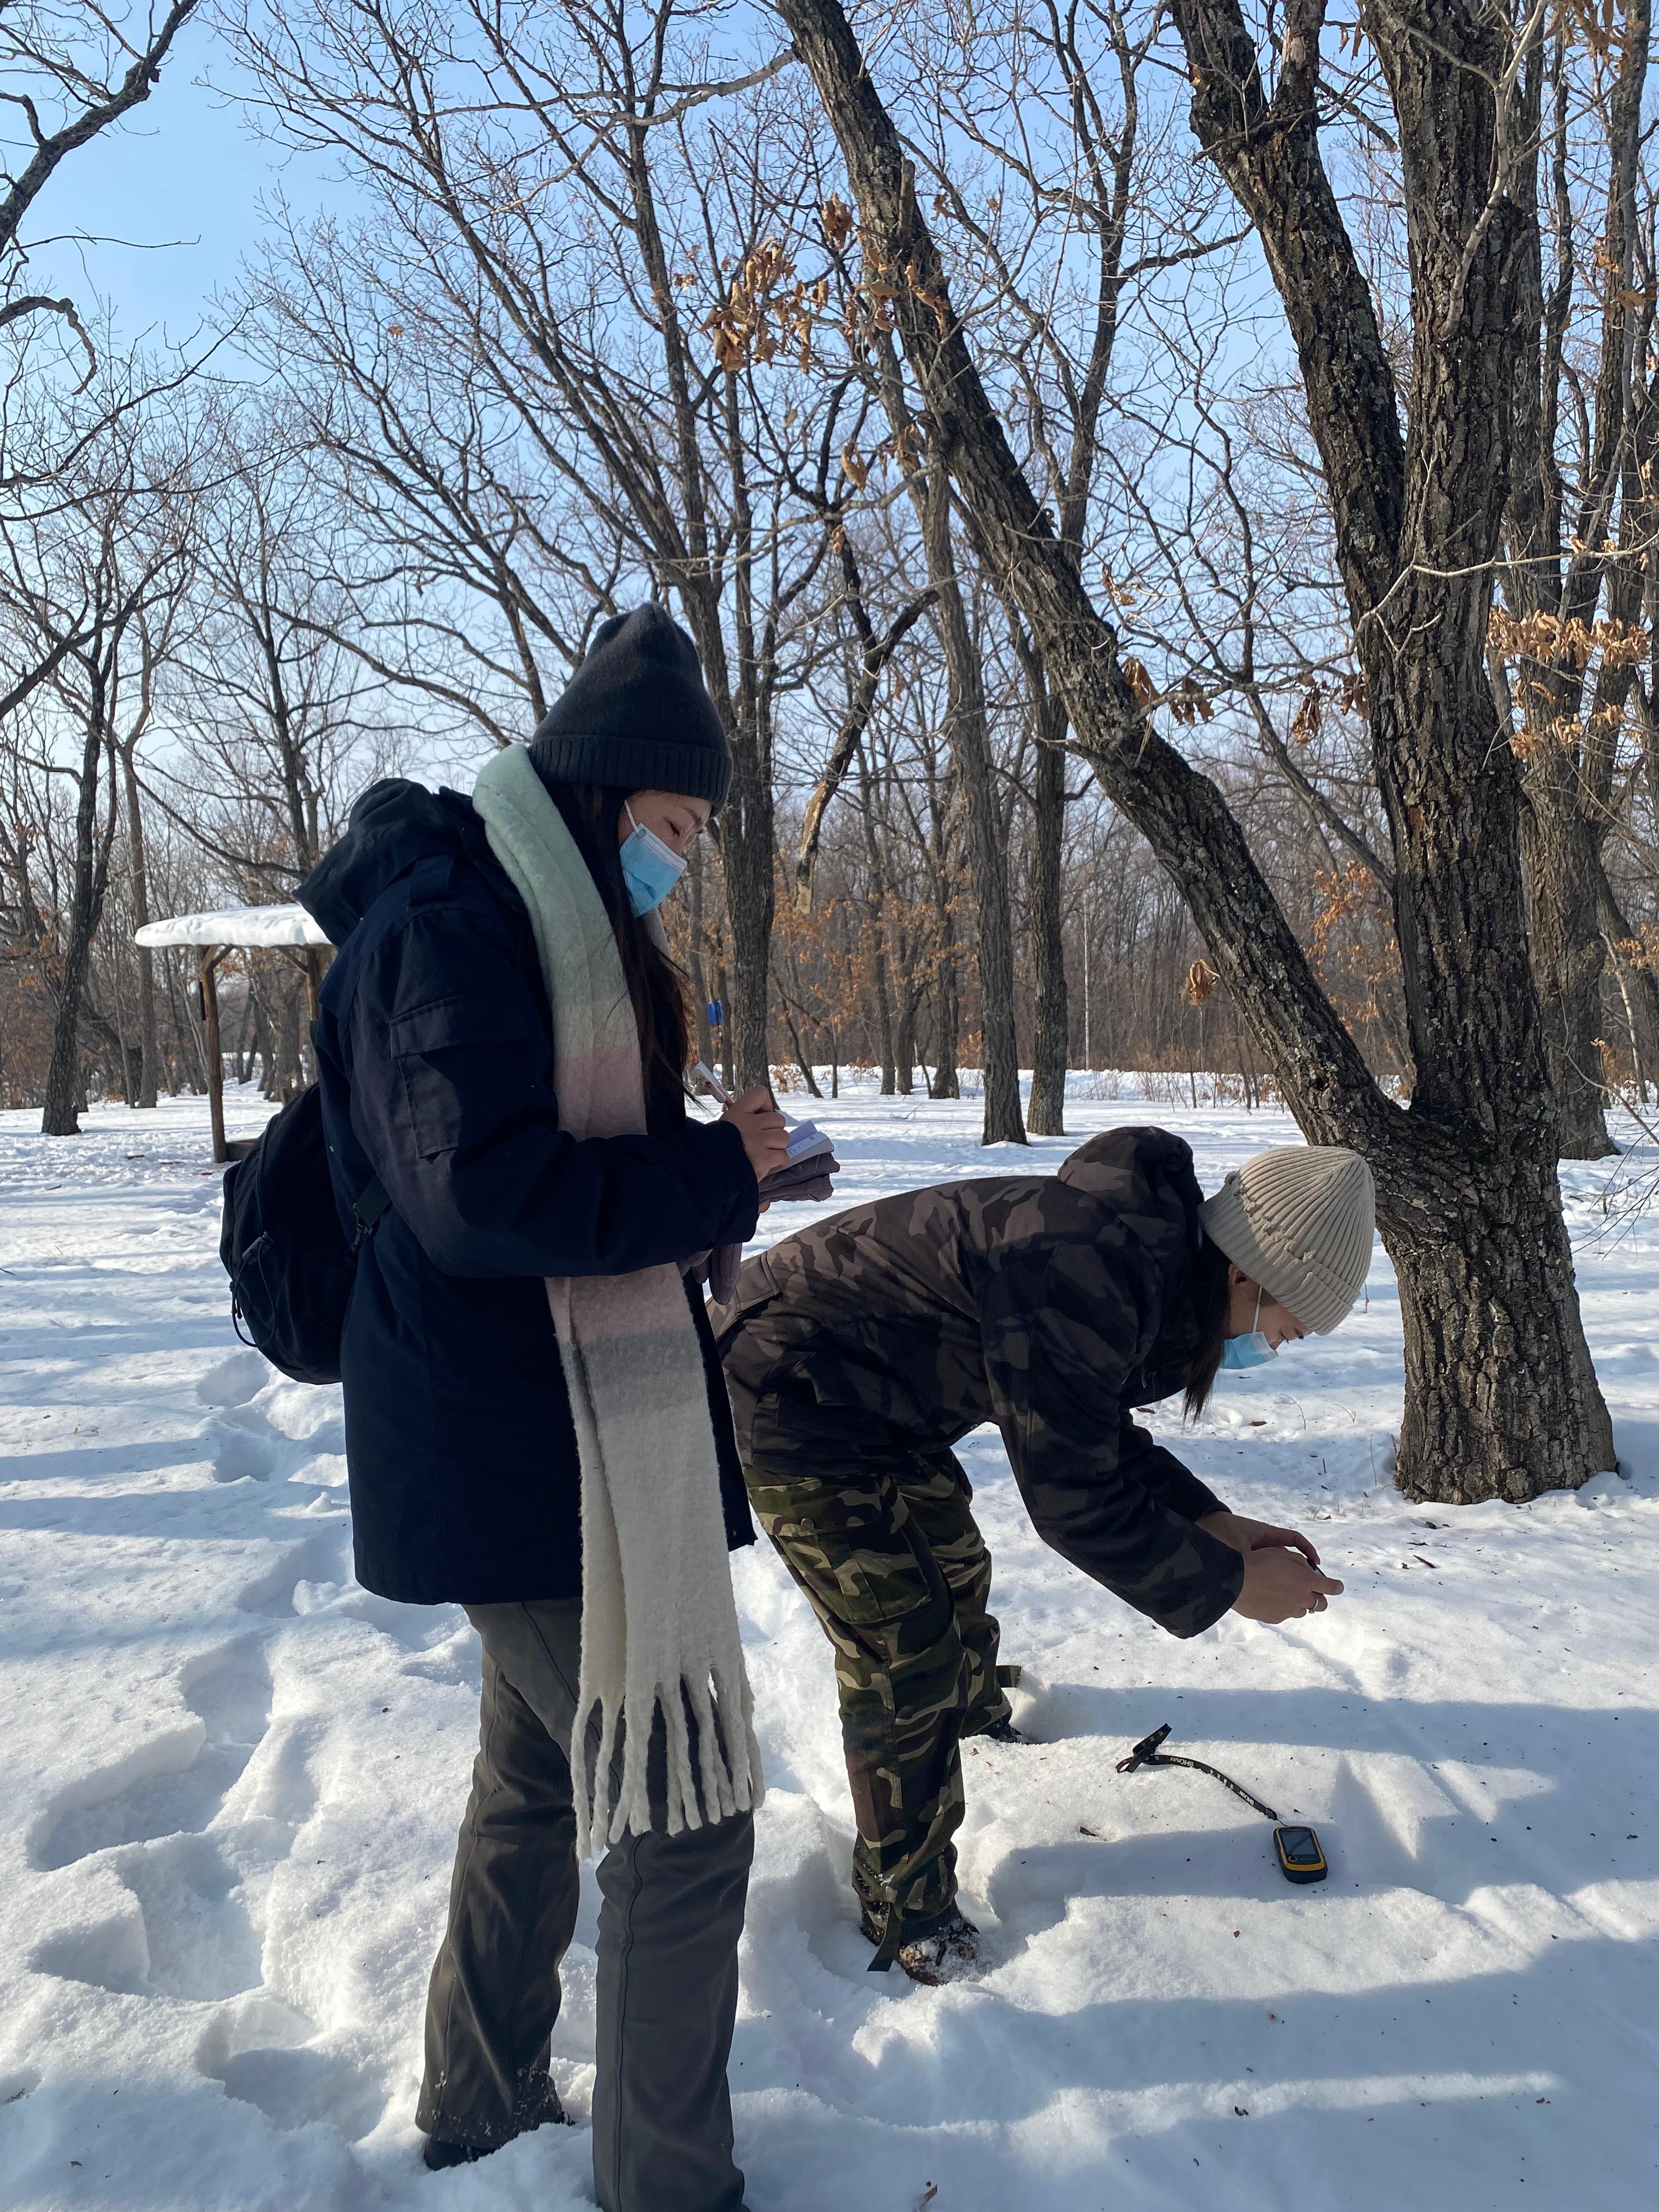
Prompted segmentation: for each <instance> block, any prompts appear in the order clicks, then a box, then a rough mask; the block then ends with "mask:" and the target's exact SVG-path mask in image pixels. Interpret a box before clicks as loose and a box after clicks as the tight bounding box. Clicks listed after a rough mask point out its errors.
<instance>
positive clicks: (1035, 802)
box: [1025, 689, 1067, 1137]
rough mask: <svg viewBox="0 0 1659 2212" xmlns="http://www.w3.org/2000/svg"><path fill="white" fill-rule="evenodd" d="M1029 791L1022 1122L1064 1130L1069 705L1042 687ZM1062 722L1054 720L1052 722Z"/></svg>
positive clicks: (1047, 1131)
mask: <svg viewBox="0 0 1659 2212" xmlns="http://www.w3.org/2000/svg"><path fill="white" fill-rule="evenodd" d="M1037 721H1038V729H1037V750H1036V768H1035V769H1034V771H1033V784H1032V793H1031V965H1032V967H1033V968H1034V969H1035V970H1036V1036H1035V1039H1034V1041H1033V1043H1032V1047H1031V1097H1030V1105H1029V1106H1028V1108H1027V1109H1026V1115H1025V1126H1026V1127H1027V1128H1029V1129H1030V1132H1031V1134H1032V1135H1033V1136H1034V1137H1063V1136H1064V1135H1065V1133H1066V1057H1067V1055H1066V1024H1067V1013H1066V941H1065V935H1064V931H1063V928H1062V919H1063V917H1062V915H1061V909H1060V896H1061V891H1062V890H1063V887H1064V872H1063V868H1062V860H1063V857H1064V846H1065V838H1066V756H1065V754H1064V753H1063V752H1062V751H1061V750H1060V740H1061V739H1062V738H1064V736H1065V734H1066V710H1065V708H1063V707H1061V706H1060V704H1059V702H1058V701H1056V700H1055V699H1054V697H1053V696H1052V695H1051V694H1050V693H1048V690H1046V689H1045V690H1044V692H1043V694H1042V698H1041V700H1040V702H1039V705H1038V709H1037ZM1056 725H1058V726H1057V727H1056Z"/></svg>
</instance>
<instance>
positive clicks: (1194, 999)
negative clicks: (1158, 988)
mask: <svg viewBox="0 0 1659 2212" xmlns="http://www.w3.org/2000/svg"><path fill="white" fill-rule="evenodd" d="M1220 982H1221V978H1220V976H1219V975H1217V973H1216V971H1215V969H1213V968H1212V967H1211V965H1210V963H1209V962H1208V961H1207V960H1194V963H1193V964H1192V966H1191V967H1190V968H1189V969H1188V970H1187V980H1186V981H1185V982H1184V983H1183V984H1182V987H1181V1003H1182V1006H1202V1005H1203V1003H1204V1001H1205V1000H1206V999H1207V998H1210V997H1212V995H1213V994H1214V993H1215V992H1216V990H1217V989H1218V987H1219V986H1220Z"/></svg>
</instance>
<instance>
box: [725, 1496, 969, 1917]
mask: <svg viewBox="0 0 1659 2212" xmlns="http://www.w3.org/2000/svg"><path fill="white" fill-rule="evenodd" d="M803 1456H804V1455H803ZM908 1471H909V1470H908V1468H905V1469H900V1470H894V1469H892V1468H880V1469H878V1468H874V1467H868V1466H866V1467H861V1468H858V1469H857V1470H856V1471H854V1470H849V1469H847V1468H841V1469H835V1470H829V1471H827V1472H825V1473H823V1474H806V1473H803V1472H801V1471H800V1469H799V1462H798V1463H797V1464H796V1466H794V1467H793V1468H791V1469H790V1470H789V1471H788V1472H787V1473H786V1472H784V1471H782V1470H781V1469H780V1468H777V1466H776V1465H775V1464H773V1465H771V1466H768V1467H751V1468H750V1469H749V1471H748V1474H749V1492H750V1501H751V1503H752V1504H753V1505H754V1508H755V1512H756V1516H757V1519H758V1520H759V1521H760V1523H761V1525H762V1527H763V1528H764V1529H765V1531H766V1534H767V1535H768V1536H769V1539H770V1540H771V1541H772V1542H773V1544H774V1545H775V1547H777V1550H778V1552H779V1553H780V1554H781V1557H782V1559H783V1561H784V1564H785V1565H787V1567H788V1569H789V1571H790V1573H791V1575H792V1576H793V1577H794V1579H795V1581H796V1583H798V1584H799V1587H800V1589H802V1591H803V1592H804V1593H805V1595H806V1597H807V1599H808V1600H809V1601H810V1602H811V1606H812V1609H813V1611H814V1612H815V1613H817V1616H818V1619H819V1620H820V1621H821V1623H822V1624H823V1629H824V1632H825V1633H826V1634H827V1635H828V1637H829V1640H830V1643H831V1644H833V1646H834V1647H835V1652H836V1686H837V1688H838V1690H839V1692H840V1698H841V1717H842V1741H843V1744H844V1747H845V1749H846V1753H847V1771H848V1782H849V1784H850V1785H851V1789H852V1795H853V1806H854V1816H855V1818H856V1820H857V1823H858V1829H859V1844H858V1847H857V1850H855V1853H854V1886H855V1887H856V1888H857V1890H858V1892H859V1894H860V1898H861V1899H863V1901H864V1903H865V1904H866V1905H867V1906H869V1907H870V1908H871V1909H872V1911H874V1912H877V1913H878V1914H881V1915H883V1916H884V1914H885V1912H886V1911H887V1909H888V1908H889V1907H890V1906H891V1905H896V1906H897V1908H898V1910H899V1911H900V1912H901V1914H902V1917H904V1918H905V1919H906V1920H907V1921H908V1920H910V1919H915V1920H918V1921H921V1920H925V1919H931V1918H933V1917H937V1915H938V1914H939V1913H940V1912H942V1911H945V1910H947V1909H948V1908H949V1906H950V1905H951V1900H952V1899H953V1898H954V1896H955V1892H956V1853H955V1849H954V1846H953V1845H952V1844H951V1837H952V1836H953V1835H954V1834H955V1832H956V1830H957V1827H958V1826H960V1825H961V1820H962V1815H963V1795H962V1765H961V1759H960V1755H959V1753H958V1751H957V1739H958V1736H959V1735H960V1733H961V1728H962V1723H963V1717H964V1716H965V1715H966V1713H967V1711H968V1709H969V1704H970V1702H971V1699H972V1697H973V1694H974V1686H975V1681H976V1680H977V1679H978V1670H977V1668H976V1667H975V1663H974V1658H973V1656H972V1655H971V1654H970V1652H969V1648H968V1645H967V1644H966V1643H965V1641H964V1638H963V1632H962V1627H961V1624H960V1623H959V1621H958V1620H957V1595H956V1594H955V1593H954V1592H953V1590H952V1589H951V1582H950V1581H949V1580H948V1579H947V1577H946V1575H945V1571H943V1570H942V1568H941V1565H940V1563H939V1560H938V1559H936V1558H935V1557H934V1553H933V1547H932V1546H931V1545H930V1543H929V1542H928V1541H927V1534H926V1533H925V1532H924V1531H923V1530H922V1529H921V1527H920V1526H919V1524H918V1521H917V1516H916V1515H915V1513H913V1512H912V1511H911V1510H910V1507H909V1506H908V1504H907V1503H906V1499H905V1496H904V1492H903V1489H902V1486H901V1480H900V1476H901V1474H903V1473H908ZM963 1515H964V1516H966V1504H965V1498H964V1499H963ZM967 1517H968V1518H969V1525H970V1526H971V1516H967Z"/></svg>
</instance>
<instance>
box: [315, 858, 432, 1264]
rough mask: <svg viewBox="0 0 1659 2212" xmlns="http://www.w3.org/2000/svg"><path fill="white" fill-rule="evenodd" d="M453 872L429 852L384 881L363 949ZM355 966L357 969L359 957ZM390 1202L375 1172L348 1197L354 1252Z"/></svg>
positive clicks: (341, 1016) (364, 926) (363, 925)
mask: <svg viewBox="0 0 1659 2212" xmlns="http://www.w3.org/2000/svg"><path fill="white" fill-rule="evenodd" d="M454 873H455V861H454V856H453V854H449V853H429V854H428V855H427V857H426V859H425V860H417V861H416V864H415V866H414V867H413V868H412V869H411V870H410V872H409V874H408V876H407V878H404V877H402V876H399V877H398V878H396V879H395V880H394V881H393V882H392V883H390V884H387V885H386V889H385V890H383V891H382V892H381V893H380V897H379V898H378V899H377V900H376V901H375V902H374V906H372V907H371V908H369V911H368V914H367V915H365V916H364V917H363V920H362V921H361V922H360V923H359V924H358V926H357V927H358V929H359V930H362V931H366V932H368V944H367V945H366V947H364V948H363V949H364V950H365V951H374V948H375V946H376V945H378V943H379V942H380V939H381V938H383V937H389V936H390V935H391V933H392V931H393V930H394V929H395V928H397V927H398V926H399V924H400V922H401V921H402V918H403V915H404V913H405V912H406V911H407V909H408V908H409V907H416V906H430V905H431V904H432V903H433V902H434V901H435V900H438V899H441V898H446V897H447V896H448V894H449V887H450V884H451V882H452V880H453V877H454ZM399 892H401V893H402V894H403V896H402V897H398V896H394V894H396V893H399ZM371 925H372V926H371ZM358 967H359V972H360V973H361V957H360V960H359V963H358ZM356 990H357V986H356V979H355V978H354V980H353V982H352V986H351V989H350V991H349V994H347V996H346V998H345V1000H344V1002H343V1004H342V1005H340V1006H337V1007H336V1008H335V1009H334V1014H335V1018H336V1019H337V1020H338V1021H340V1022H343V1021H344V1020H345V1019H346V1018H347V1016H348V1014H349V1012H350V1007H351V1001H352V999H353V998H355V997H356ZM391 1204H392V1197H391V1194H390V1193H389V1192H388V1191H387V1189H386V1185H385V1184H384V1183H383V1182H381V1181H380V1177H379V1176H374V1177H373V1178H372V1179H371V1180H370V1181H369V1182H367V1183H365V1184H364V1186H363V1188H362V1189H361V1190H360V1191H359V1192H358V1193H357V1195H356V1197H355V1198H354V1199H353V1200H352V1201H351V1218H352V1219H353V1220H354V1221H355V1222H356V1225H357V1234H356V1237H353V1239H352V1242H351V1249H352V1250H353V1251H354V1252H356V1251H357V1250H359V1249H361V1248H362V1244H363V1243H364V1242H365V1240H366V1239H367V1238H368V1237H372V1236H373V1235H374V1231H376V1230H377V1229H378V1228H379V1227H380V1218H381V1216H382V1215H383V1214H384V1213H385V1212H386V1211H387V1210H388V1208H389V1207H390V1206H391Z"/></svg>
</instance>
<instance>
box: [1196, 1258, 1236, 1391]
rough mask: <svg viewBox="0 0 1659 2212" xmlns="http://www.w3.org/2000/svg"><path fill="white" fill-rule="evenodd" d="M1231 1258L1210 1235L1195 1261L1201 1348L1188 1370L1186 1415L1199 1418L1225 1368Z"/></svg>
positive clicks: (1230, 1292) (1199, 1343)
mask: <svg viewBox="0 0 1659 2212" xmlns="http://www.w3.org/2000/svg"><path fill="white" fill-rule="evenodd" d="M1228 1265H1229V1262H1228V1259H1227V1255H1226V1254H1225V1252H1224V1251H1223V1250H1222V1249H1221V1247H1220V1246H1219V1245H1218V1244H1215V1243H1212V1242H1211V1241H1210V1239H1209V1238H1208V1237H1206V1238H1205V1240H1204V1246H1203V1249H1202V1250H1201V1251H1200V1253H1199V1255H1198V1257H1197V1258H1196V1259H1195V1260H1194V1261H1193V1311H1194V1315H1195V1316H1197V1320H1198V1349H1197V1351H1196V1352H1194V1354H1193V1364H1192V1365H1191V1366H1190V1367H1189V1368H1188V1370H1187V1397H1186V1403H1185V1412H1186V1417H1187V1419H1188V1420H1189V1421H1195V1420H1196V1419H1198V1417H1199V1415H1200V1413H1202V1412H1203V1411H1204V1408H1205V1407H1206V1405H1207V1404H1208V1402H1209V1396H1210V1393H1211V1391H1212V1389H1214V1388H1215V1378H1216V1376H1218V1374H1219V1373H1220V1371H1221V1355H1222V1353H1223V1352H1224V1351H1225V1349H1226V1344H1227V1313H1228V1309H1229V1308H1230V1307H1231V1304H1232V1285H1231V1282H1229V1280H1228V1279H1227V1269H1228Z"/></svg>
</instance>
